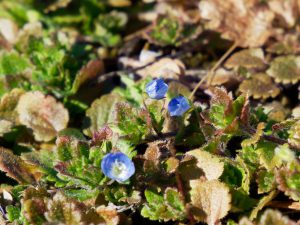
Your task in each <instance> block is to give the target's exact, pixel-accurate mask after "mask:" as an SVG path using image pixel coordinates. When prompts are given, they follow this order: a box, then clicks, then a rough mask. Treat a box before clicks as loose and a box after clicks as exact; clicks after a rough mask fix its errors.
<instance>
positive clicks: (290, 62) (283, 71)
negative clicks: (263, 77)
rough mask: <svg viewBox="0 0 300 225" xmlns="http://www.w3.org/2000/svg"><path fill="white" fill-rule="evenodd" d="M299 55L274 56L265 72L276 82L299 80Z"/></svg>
mask: <svg viewBox="0 0 300 225" xmlns="http://www.w3.org/2000/svg"><path fill="white" fill-rule="evenodd" d="M299 71H300V57H298V56H293V55H288V56H279V57H277V58H275V59H274V60H273V61H272V62H271V65H270V68H269V69H268V70H267V74H268V75H270V76H271V77H273V78H274V79H275V81H276V82H278V83H283V84H289V83H292V84H295V83H296V82H298V81H299V80H300V72H299Z"/></svg>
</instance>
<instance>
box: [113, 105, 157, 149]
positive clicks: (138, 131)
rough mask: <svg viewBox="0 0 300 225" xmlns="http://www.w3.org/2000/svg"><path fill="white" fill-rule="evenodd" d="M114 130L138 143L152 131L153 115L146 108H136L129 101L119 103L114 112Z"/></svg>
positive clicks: (133, 142)
mask: <svg viewBox="0 0 300 225" xmlns="http://www.w3.org/2000/svg"><path fill="white" fill-rule="evenodd" d="M114 121H115V124H114V126H113V127H112V128H113V130H115V131H116V132H118V133H119V134H121V135H124V136H125V139H127V140H130V142H131V143H132V144H137V143H138V142H139V141H140V140H141V139H142V138H143V137H146V136H147V135H149V134H150V133H151V130H152V129H151V128H152V124H151V116H150V114H149V112H148V111H147V110H146V109H140V108H135V107H133V106H131V105H130V104H128V103H117V104H116V106H115V112H114Z"/></svg>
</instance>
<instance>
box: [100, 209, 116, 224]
mask: <svg viewBox="0 0 300 225" xmlns="http://www.w3.org/2000/svg"><path fill="white" fill-rule="evenodd" d="M96 212H97V213H98V214H99V215H100V216H101V217H102V218H104V220H105V222H106V224H107V225H117V224H119V221H120V218H119V216H118V213H117V211H116V210H115V209H114V208H110V207H106V206H103V205H102V206H99V207H97V208H96Z"/></svg>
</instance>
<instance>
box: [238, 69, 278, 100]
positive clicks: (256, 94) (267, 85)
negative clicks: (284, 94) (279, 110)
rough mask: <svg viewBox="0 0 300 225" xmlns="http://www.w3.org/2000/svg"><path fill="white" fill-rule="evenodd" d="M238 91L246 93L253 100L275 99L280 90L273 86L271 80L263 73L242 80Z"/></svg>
mask: <svg viewBox="0 0 300 225" xmlns="http://www.w3.org/2000/svg"><path fill="white" fill-rule="evenodd" d="M239 91H240V92H242V93H247V94H248V95H249V96H252V97H253V98H254V99H260V98H262V99H267V98H269V97H272V98H275V97H276V96H277V95H279V93H280V89H279V88H278V87H277V86H276V84H274V82H273V81H272V79H271V78H270V77H269V76H268V75H267V74H265V73H257V74H254V75H252V76H251V77H250V79H246V80H244V81H243V82H242V83H241V84H240V87H239Z"/></svg>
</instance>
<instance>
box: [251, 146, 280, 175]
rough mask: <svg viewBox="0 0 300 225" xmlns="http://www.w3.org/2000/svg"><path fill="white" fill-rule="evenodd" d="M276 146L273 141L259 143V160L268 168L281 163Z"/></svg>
mask: <svg viewBox="0 0 300 225" xmlns="http://www.w3.org/2000/svg"><path fill="white" fill-rule="evenodd" d="M275 148H276V144H274V143H272V142H266V141H261V142H259V143H258V144H257V148H256V151H257V154H258V157H259V162H260V164H261V165H262V166H264V167H265V168H266V169H267V170H272V169H274V168H275V167H276V166H278V165H280V163H281V162H280V159H278V158H277V157H276V155H275Z"/></svg>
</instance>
